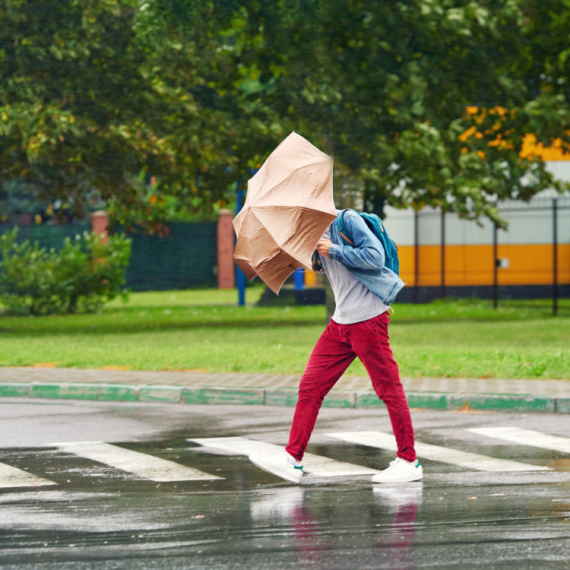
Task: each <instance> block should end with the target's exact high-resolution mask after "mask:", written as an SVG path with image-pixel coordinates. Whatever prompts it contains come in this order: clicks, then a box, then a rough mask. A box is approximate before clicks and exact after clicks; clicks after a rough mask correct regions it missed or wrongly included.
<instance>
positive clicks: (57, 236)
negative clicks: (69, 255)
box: [0, 222, 91, 250]
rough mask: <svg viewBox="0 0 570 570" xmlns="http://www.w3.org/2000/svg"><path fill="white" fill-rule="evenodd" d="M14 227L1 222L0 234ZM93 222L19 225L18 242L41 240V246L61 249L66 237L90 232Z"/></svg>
mask: <svg viewBox="0 0 570 570" xmlns="http://www.w3.org/2000/svg"><path fill="white" fill-rule="evenodd" d="M13 228H14V225H13V224H0V234H3V233H5V232H8V231H10V230H12V229H13ZM90 231H91V224H90V223H89V222H78V223H74V224H67V225H61V226H51V225H45V224H42V225H33V226H18V242H19V243H21V242H23V241H26V240H30V241H31V242H35V241H37V242H39V244H40V247H45V248H47V249H51V248H52V247H53V248H54V249H56V250H59V249H61V247H62V246H63V242H64V240H65V238H66V237H69V238H71V239H73V238H75V236H76V235H78V234H82V233H83V232H90Z"/></svg>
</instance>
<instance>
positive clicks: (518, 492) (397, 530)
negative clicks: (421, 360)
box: [0, 400, 570, 570]
mask: <svg viewBox="0 0 570 570" xmlns="http://www.w3.org/2000/svg"><path fill="white" fill-rule="evenodd" d="M292 413H293V409H292V408H270V407H265V406H251V407H248V406H227V407H222V406H195V407H194V406H182V405H180V406H176V405H168V404H166V405H161V404H138V403H137V404H115V403H109V404H106V403H98V402H97V403H82V402H69V403H62V402H55V401H35V402H34V401H26V402H19V401H16V400H13V401H9V400H2V401H0V462H2V463H3V464H4V465H8V466H11V467H13V468H17V469H19V470H20V471H21V472H27V473H33V474H34V475H36V476H38V477H42V478H44V479H45V480H47V481H49V482H50V483H51V484H50V485H46V486H21V487H9V488H3V489H0V528H1V533H0V565H1V567H2V568H9V569H11V568H14V569H22V570H23V569H32V568H33V569H38V570H43V569H46V570H47V569H49V570H55V569H68V568H69V569H71V568H73V569H79V570H82V569H91V568H97V569H100V568H101V569H130V568H149V569H151V568H152V569H154V568H160V569H162V568H164V569H173V570H178V569H195V568H196V569H197V568H208V569H209V568H215V569H238V570H239V569H242V568H243V569H246V568H247V569H248V570H252V569H266V568H271V569H273V568H275V569H281V568H283V569H290V568H291V569H292V568H296V569H300V568H301V569H302V568H315V569H321V568H322V569H329V568H330V569H347V568H390V569H392V568H394V569H397V568H474V567H484V568H507V567H509V568H511V567H513V566H514V565H516V566H517V567H518V568H549V567H552V568H563V567H570V454H568V453H562V452H560V451H553V450H549V449H545V448H541V447H530V446H528V445H521V444H513V443H509V442H505V441H501V440H499V439H495V438H490V437H484V436H482V435H478V434H476V433H473V432H470V431H467V430H468V429H470V428H479V427H486V426H499V427H500V426H514V427H518V428H523V429H531V430H536V431H538V432H541V433H545V434H552V435H558V436H562V437H566V438H570V418H569V417H567V416H562V415H557V416H555V415H547V414H529V415H522V414H494V413H493V414H492V413H473V412H428V411H418V410H416V411H413V419H414V424H415V428H416V437H417V439H418V441H421V442H423V443H427V444H432V445H434V446H438V448H450V449H455V450H460V451H467V452H471V453H477V454H480V455H484V456H486V457H491V458H501V459H509V460H512V461H518V462H523V463H525V464H527V465H529V466H531V467H532V466H546V467H549V468H550V469H549V470H548V471H537V472H534V471H520V472H493V471H477V470H474V469H467V468H465V467H461V466H458V465H454V464H450V463H442V462H440V461H434V460H429V459H423V460H422V463H423V465H424V473H425V478H424V480H423V482H422V483H410V484H405V485H402V486H380V485H376V486H373V485H372V484H371V481H370V476H369V475H367V476H362V475H360V476H350V477H342V476H341V477H322V476H319V475H306V476H305V477H304V479H303V483H302V485H300V486H295V485H292V484H288V483H285V482H281V481H280V480H278V479H276V478H275V477H273V476H272V475H270V474H267V473H264V472H262V471H260V470H258V469H257V468H255V467H254V466H253V465H251V464H250V463H249V461H248V460H247V457H245V456H243V455H235V454H233V453H232V452H231V451H227V450H226V451H223V450H220V449H216V448H214V447H202V446H199V445H198V444H196V443H194V442H189V441H188V439H197V438H220V437H242V438H247V439H253V440H259V441H265V442H270V443H275V444H278V445H282V444H284V443H285V442H286V440H287V435H288V426H289V422H290V420H291V417H292ZM366 430H381V431H385V432H386V431H389V430H390V427H389V422H388V418H387V415H386V413H385V412H382V411H375V410H353V409H349V410H341V409H331V408H328V409H323V410H322V412H321V416H320V418H319V421H318V423H317V427H316V431H315V433H314V436H313V439H312V443H311V444H310V446H309V451H310V452H311V453H314V454H317V455H320V456H324V457H327V458H331V459H334V460H338V461H343V462H348V463H351V464H355V465H360V466H365V467H369V468H372V469H382V468H384V467H386V466H387V464H388V462H389V461H390V460H392V459H393V453H392V452H389V451H384V450H381V449H374V448H371V447H365V446H363V445H358V444H354V443H349V442H345V441H340V440H338V439H334V438H332V437H330V436H328V435H326V434H327V433H330V432H356V431H366ZM82 441H83V442H85V441H100V442H106V443H110V444H114V445H115V447H116V448H118V449H119V451H120V450H131V451H137V452H141V453H144V454H146V455H150V456H152V457H156V458H160V459H164V460H169V461H172V462H174V463H176V464H178V465H183V466H188V467H192V468H194V469H198V470H200V471H201V472H203V473H206V474H210V475H212V476H215V477H219V478H218V479H214V480H195V481H171V482H164V481H163V482H157V481H153V480H149V479H144V478H141V477H137V476H136V475H134V474H132V473H129V472H127V471H124V470H121V469H118V468H116V467H112V466H110V465H108V464H105V463H101V462H98V461H94V460H92V459H88V458H85V457H81V456H78V455H76V454H74V453H71V452H69V451H66V450H63V449H61V448H60V447H57V446H54V445H53V444H54V443H62V442H82Z"/></svg>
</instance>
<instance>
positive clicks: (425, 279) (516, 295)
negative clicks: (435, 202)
mask: <svg viewBox="0 0 570 570" xmlns="http://www.w3.org/2000/svg"><path fill="white" fill-rule="evenodd" d="M498 208H499V212H500V216H501V217H502V218H504V219H506V220H507V222H508V228H507V229H506V230H502V229H500V228H499V227H497V226H496V225H495V224H493V223H492V222H490V221H488V220H485V221H483V222H481V224H480V225H478V224H476V223H475V222H470V221H465V220H460V219H459V218H458V217H457V216H456V215H454V214H444V213H442V212H441V211H438V210H433V209H427V210H422V211H420V212H414V213H411V212H403V213H402V212H396V211H395V212H392V215H389V216H388V219H387V223H386V226H387V228H388V232H389V233H390V234H391V235H392V234H395V241H396V242H397V243H398V245H399V248H400V258H401V274H402V278H403V279H404V281H406V282H407V284H408V287H406V288H405V289H404V290H403V291H402V293H400V295H399V296H398V301H400V302H429V301H432V300H434V299H442V298H446V297H451V298H465V297H476V298H480V299H492V300H493V302H494V305H495V306H497V305H498V304H499V302H500V301H502V300H509V301H511V302H521V301H523V300H525V301H526V300H529V299H550V300H551V301H552V308H553V311H554V313H556V312H557V311H558V310H559V309H560V307H561V306H560V303H559V299H561V298H570V196H559V197H549V198H535V199H533V200H532V201H531V202H530V203H522V202H517V201H510V202H505V203H502V204H500V205H498ZM398 237H399V238H400V240H401V241H398ZM402 242H403V245H400V244H401V243H402Z"/></svg>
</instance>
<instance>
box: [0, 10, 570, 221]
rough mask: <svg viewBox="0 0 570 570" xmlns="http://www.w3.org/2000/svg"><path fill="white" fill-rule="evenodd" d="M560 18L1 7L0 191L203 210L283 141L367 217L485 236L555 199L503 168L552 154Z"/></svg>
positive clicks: (556, 131) (561, 86) (560, 131)
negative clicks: (343, 188)
mask: <svg viewBox="0 0 570 570" xmlns="http://www.w3.org/2000/svg"><path fill="white" fill-rule="evenodd" d="M38 6H39V8H38ZM557 6H558V7H560V3H558V2H555V1H554V0H546V1H545V2H539V1H538V0H391V1H389V2H373V3H371V2H366V1H365V0H310V1H309V0H275V1H274V2H265V1H262V0H250V1H248V2H242V1H239V0H147V2H146V3H144V4H141V3H139V2H138V1H137V0H105V1H104V2H103V1H96V0H53V1H50V2H49V4H48V2H47V0H43V1H42V2H39V3H38V2H36V3H33V5H32V3H31V2H29V1H27V0H17V1H16V0H11V1H8V0H4V1H3V3H2V4H0V78H1V80H0V101H1V105H2V106H1V107H0V118H1V119H2V122H1V123H0V176H3V177H5V178H13V177H22V178H25V179H28V180H33V181H35V182H36V183H40V184H42V185H43V187H44V188H45V193H46V194H50V193H51V194H52V195H57V196H58V197H60V198H64V199H68V200H72V201H73V203H74V204H76V205H79V204H81V203H82V201H85V200H86V197H87V196H89V193H90V192H92V191H93V189H94V188H95V189H98V190H99V191H100V192H101V194H102V195H103V197H104V198H105V199H106V200H108V201H111V202H113V203H114V211H115V212H118V213H120V212H121V210H122V211H124V212H125V211H132V210H133V209H134V210H135V211H136V209H137V208H140V207H143V206H144V207H148V200H149V199H151V198H152V199H155V196H156V195H158V196H157V199H158V200H159V201H160V200H162V199H164V197H165V196H176V197H177V199H178V200H179V203H181V204H191V205H192V207H196V208H200V207H201V208H203V209H205V210H208V209H209V208H211V207H212V205H213V204H214V203H215V202H216V201H219V203H220V204H221V205H223V204H225V203H227V201H228V200H230V196H229V195H228V185H229V183H230V182H231V181H234V182H235V181H236V180H238V179H244V178H247V177H249V175H250V174H249V172H250V170H249V169H251V168H255V167H257V166H258V165H259V164H260V163H261V161H262V160H263V159H264V158H265V157H266V156H267V155H268V154H269V152H270V151H271V150H272V149H273V147H274V146H275V144H276V143H277V142H279V141H280V140H281V139H282V138H283V137H284V136H285V135H286V134H288V133H289V132H290V131H292V130H296V131H298V132H299V133H301V134H304V135H305V136H307V137H308V138H309V139H310V140H311V141H312V142H314V143H315V144H317V145H318V146H319V147H321V148H322V149H323V150H325V151H326V152H329V153H330V154H332V155H333V156H334V157H335V161H336V162H335V164H336V167H337V171H338V172H339V173H340V174H341V176H342V177H343V179H345V180H354V181H357V182H358V183H359V184H361V185H362V187H363V191H364V193H365V195H364V197H365V199H366V201H367V202H368V207H371V208H376V209H381V208H382V205H383V204H384V203H385V202H387V203H390V204H393V205H395V206H399V207H407V206H410V205H411V206H413V207H415V208H418V209H419V208H421V207H423V206H425V205H432V206H441V207H442V208H443V209H444V210H446V211H455V212H458V213H459V214H460V215H461V216H464V217H468V218H475V219H476V218H478V217H480V216H483V215H486V216H489V217H490V218H492V219H495V220H497V216H498V213H497V210H496V209H495V207H494V204H495V202H496V201H497V200H502V199H506V198H515V199H523V200H526V199H529V198H530V197H532V196H533V195H534V194H535V193H537V192H539V191H540V190H542V189H544V188H549V187H551V188H556V189H558V190H563V189H564V188H565V185H564V184H562V183H560V182H557V181H555V180H554V179H553V177H552V176H551V175H550V174H549V172H548V171H547V170H546V168H545V165H544V163H543V161H542V160H541V159H540V157H539V156H533V155H532V154H531V155H528V156H527V157H525V158H522V159H521V156H520V153H521V149H522V145H523V140H524V138H525V136H526V135H527V134H528V133H532V134H533V135H534V136H535V137H536V140H537V142H539V143H542V144H544V145H549V144H551V143H552V142H553V141H554V140H557V139H560V144H561V145H562V148H565V149H568V148H569V143H570V139H569V135H568V132H570V112H569V110H568V103H567V100H568V96H569V93H567V90H568V82H567V80H566V78H567V75H568V74H567V71H568V51H567V48H566V44H565V41H566V35H565V29H566V27H565V25H566V19H567V16H563V17H560V16H559V11H560V10H559V9H557ZM569 8H570V6H569V0H563V10H562V13H563V14H567V13H568V12H569V10H568V9H569ZM151 177H152V178H153V180H155V181H156V183H155V184H153V186H152V188H153V190H152V193H151V194H149V184H148V182H149V179H150V178H151ZM145 197H146V198H145ZM143 198H145V199H143ZM145 200H146V202H145ZM165 211H166V210H165ZM151 218H152V216H151Z"/></svg>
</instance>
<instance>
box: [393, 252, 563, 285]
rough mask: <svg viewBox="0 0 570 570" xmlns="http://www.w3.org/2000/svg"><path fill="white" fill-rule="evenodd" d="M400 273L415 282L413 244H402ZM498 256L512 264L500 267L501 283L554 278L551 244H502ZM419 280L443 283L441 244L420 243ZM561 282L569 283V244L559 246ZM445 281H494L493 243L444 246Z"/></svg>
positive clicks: (540, 282) (532, 282)
mask: <svg viewBox="0 0 570 570" xmlns="http://www.w3.org/2000/svg"><path fill="white" fill-rule="evenodd" d="M398 252H399V256H400V277H401V278H402V280H403V281H404V282H405V283H407V284H408V285H409V286H410V285H415V282H414V257H415V256H414V247H413V246H400V247H399V249H398ZM497 256H498V257H499V259H508V260H509V267H508V268H502V267H500V268H499V269H498V282H499V284H500V285H548V284H550V283H552V278H553V275H552V273H553V251H552V245H551V244H538V245H533V244H519V245H516V244H515V245H512V244H511V245H499V246H498V248H497ZM418 258H419V271H418V281H419V285H422V286H426V287H429V286H432V287H433V286H439V285H441V247H440V246H437V245H421V246H419V250H418ZM558 283H560V284H570V244H560V245H559V246H558ZM445 284H446V285H449V286H453V285H455V286H464V285H492V284H493V246H492V245H448V246H446V248H445Z"/></svg>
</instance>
